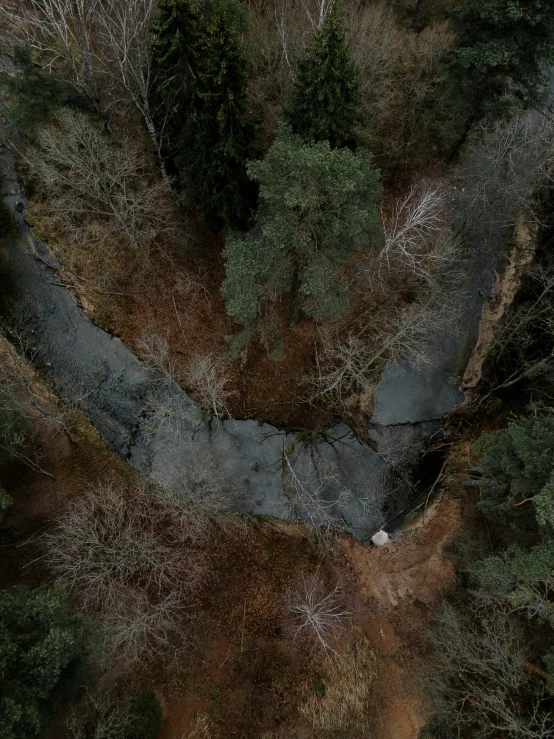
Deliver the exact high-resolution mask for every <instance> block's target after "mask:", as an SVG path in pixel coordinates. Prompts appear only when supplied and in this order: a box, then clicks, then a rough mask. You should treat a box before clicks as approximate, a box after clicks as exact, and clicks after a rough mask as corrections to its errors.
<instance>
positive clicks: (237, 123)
mask: <svg viewBox="0 0 554 739" xmlns="http://www.w3.org/2000/svg"><path fill="white" fill-rule="evenodd" d="M242 11H243V8H242V7H241V8H239V7H238V5H237V4H236V3H235V2H234V1H232V0H211V3H210V7H209V9H208V11H207V12H206V16H205V19H204V21H203V23H202V27H201V29H200V31H199V34H198V37H197V39H196V42H195V44H194V50H193V69H194V85H193V90H192V100H191V117H190V119H189V121H188V122H186V123H185V125H184V126H183V128H182V133H181V136H180V137H179V140H178V142H177V146H178V157H177V162H178V166H179V170H180V172H181V179H182V183H183V188H184V190H185V192H186V193H187V195H188V197H189V199H190V200H191V201H192V202H195V203H197V204H198V205H199V206H200V208H201V210H202V212H203V214H204V219H205V221H206V223H207V224H208V226H209V227H210V228H212V229H213V230H219V229H220V228H222V227H223V226H224V225H229V226H231V227H232V228H238V229H241V228H245V227H246V226H247V224H248V222H249V220H250V218H251V213H252V210H253V208H254V207H255V203H256V195H257V190H256V187H255V185H254V183H253V182H252V181H251V180H250V179H249V178H248V175H247V173H246V162H247V161H248V160H250V159H255V158H256V157H257V156H258V155H259V153H260V149H259V131H260V126H259V122H258V121H257V120H256V119H255V118H254V117H253V116H252V114H251V110H250V105H249V102H248V95H247V91H248V74H247V69H248V63H247V59H246V55H245V52H244V49H243V46H242V42H241V39H240V36H239V31H240V28H241V25H242V24H243V22H244V14H243V12H242Z"/></svg>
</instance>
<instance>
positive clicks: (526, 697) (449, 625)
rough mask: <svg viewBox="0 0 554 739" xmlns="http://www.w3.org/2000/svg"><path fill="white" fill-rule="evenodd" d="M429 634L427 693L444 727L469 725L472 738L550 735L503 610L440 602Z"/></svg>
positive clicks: (540, 692) (517, 634)
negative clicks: (460, 607)
mask: <svg viewBox="0 0 554 739" xmlns="http://www.w3.org/2000/svg"><path fill="white" fill-rule="evenodd" d="M429 639H430V642H431V644H432V645H433V647H434V659H433V661H432V664H431V665H430V666H429V667H430V674H429V677H428V681H429V694H430V698H431V700H432V702H433V703H434V704H435V706H436V708H437V710H438V711H439V715H441V716H442V717H443V718H444V720H445V722H446V724H447V725H448V726H454V727H456V729H457V730H458V731H460V732H462V731H464V729H465V730H469V731H471V735H472V736H474V737H476V739H477V738H483V739H484V738H485V737H491V736H505V737H508V738H512V739H516V738H517V739H524V738H525V737H528V738H529V739H531V737H533V738H534V739H546V738H547V737H550V736H552V732H553V731H554V719H553V717H552V715H551V714H550V713H548V711H547V709H546V705H545V698H546V695H545V691H544V689H543V687H542V685H540V683H538V682H536V681H534V680H532V679H531V678H530V676H529V673H528V671H527V670H526V669H525V664H526V660H527V657H528V653H527V649H528V647H527V645H526V642H525V639H524V636H523V634H522V633H521V631H520V629H519V628H518V626H517V624H516V623H515V621H514V620H513V619H512V618H511V617H510V612H509V609H504V608H502V607H495V608H492V609H487V610H482V609H479V610H478V609H477V608H476V607H475V608H474V610H473V612H472V611H471V609H470V610H469V611H468V610H467V609H464V612H463V613H462V611H461V610H458V609H456V608H455V607H454V606H452V605H450V604H444V605H443V606H441V607H440V608H439V610H438V611H437V613H436V614H435V616H434V619H433V621H432V624H431V629H430V632H429ZM464 735H465V733H464Z"/></svg>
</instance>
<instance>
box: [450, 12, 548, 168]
mask: <svg viewBox="0 0 554 739" xmlns="http://www.w3.org/2000/svg"><path fill="white" fill-rule="evenodd" d="M454 24H455V28H456V29H457V31H458V36H457V40H456V42H455V44H454V47H453V49H452V50H451V52H449V53H448V55H447V56H446V58H445V60H444V67H445V72H446V89H445V90H443V92H442V94H440V95H439V97H438V108H437V114H438V118H439V120H440V121H441V127H442V130H441V132H440V133H441V136H442V139H443V143H444V145H445V146H446V147H449V148H450V150H451V158H452V156H454V155H455V154H457V152H458V151H459V150H460V148H461V146H462V145H463V143H464V141H465V139H466V138H467V136H468V134H469V132H470V131H471V129H472V127H473V126H474V125H475V123H477V122H479V121H481V120H487V121H494V120H498V119H500V118H502V117H507V116H510V115H513V114H514V112H516V111H517V110H522V109H527V108H531V107H533V106H537V105H540V104H541V102H542V101H543V100H544V99H545V94H546V83H547V67H548V65H549V64H551V63H552V62H553V61H554V12H553V7H552V1H551V0H469V2H467V3H463V4H461V5H460V6H459V7H458V8H457V10H456V11H455V12H454Z"/></svg>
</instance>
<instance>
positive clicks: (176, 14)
mask: <svg viewBox="0 0 554 739" xmlns="http://www.w3.org/2000/svg"><path fill="white" fill-rule="evenodd" d="M199 2H201V0H158V14H157V17H156V20H155V22H154V24H153V29H152V31H153V38H154V41H153V44H152V50H151V59H152V75H153V79H154V84H153V93H152V97H153V99H152V101H151V102H152V107H153V109H154V110H155V111H156V119H157V120H156V123H157V125H158V127H159V129H160V130H163V131H164V134H165V144H166V146H165V148H166V154H167V155H169V159H170V164H171V163H172V155H173V156H174V154H175V146H176V141H177V138H178V136H179V134H180V132H181V129H182V127H183V125H185V124H186V122H187V120H188V119H189V118H190V110H191V99H192V85H193V80H194V71H193V58H192V56H193V55H192V50H193V47H194V44H195V43H196V41H197V37H198V33H199V25H200V22H201V12H200V4H199Z"/></svg>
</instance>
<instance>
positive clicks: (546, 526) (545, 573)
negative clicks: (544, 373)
mask: <svg viewBox="0 0 554 739" xmlns="http://www.w3.org/2000/svg"><path fill="white" fill-rule="evenodd" d="M473 448H474V450H475V451H476V452H477V453H478V454H480V455H481V458H480V460H479V467H478V469H480V470H481V471H482V473H483V475H484V477H483V479H482V481H481V482H480V484H479V486H480V488H481V495H482V498H481V502H480V504H479V506H480V508H481V509H482V510H483V511H484V512H485V514H486V515H487V516H488V517H489V518H492V519H501V520H502V521H503V522H504V523H505V525H504V527H503V528H502V529H501V533H502V535H503V538H504V540H505V541H506V542H507V543H509V544H510V546H508V548H507V549H506V550H505V551H503V552H501V554H499V555H494V556H491V557H487V558H486V559H484V560H482V561H480V562H476V563H474V564H473V565H472V566H471V567H470V572H471V573H472V574H473V576H474V578H475V579H476V581H477V583H478V586H479V588H480V590H481V591H482V592H483V593H484V594H486V597H487V598H488V599H491V598H493V599H497V600H499V601H504V602H506V603H508V604H509V605H510V606H511V607H512V608H514V609H517V610H519V611H526V612H527V613H528V615H529V616H530V617H532V616H537V617H538V618H539V619H541V622H543V623H547V624H549V625H550V626H551V627H552V628H554V603H553V602H552V599H551V597H550V591H551V588H552V583H553V582H554V419H553V418H552V417H551V416H530V417H529V418H521V419H518V420H517V421H513V422H512V423H511V424H510V425H509V426H508V428H506V429H503V430H502V431H496V432H494V433H489V434H483V435H482V436H481V438H480V439H479V440H478V442H477V443H476V444H474V446H473ZM550 640H552V636H551V635H550ZM545 660H546V663H547V664H548V665H550V664H551V663H552V664H554V649H551V650H550V652H549V653H548V654H547V655H546V657H545Z"/></svg>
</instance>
